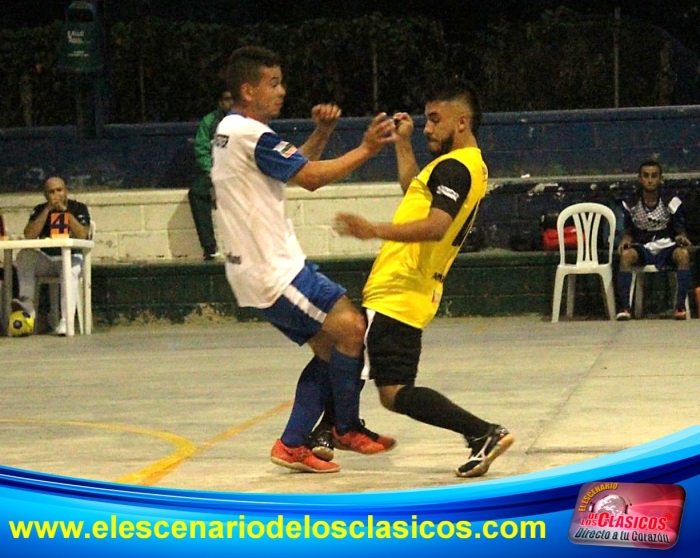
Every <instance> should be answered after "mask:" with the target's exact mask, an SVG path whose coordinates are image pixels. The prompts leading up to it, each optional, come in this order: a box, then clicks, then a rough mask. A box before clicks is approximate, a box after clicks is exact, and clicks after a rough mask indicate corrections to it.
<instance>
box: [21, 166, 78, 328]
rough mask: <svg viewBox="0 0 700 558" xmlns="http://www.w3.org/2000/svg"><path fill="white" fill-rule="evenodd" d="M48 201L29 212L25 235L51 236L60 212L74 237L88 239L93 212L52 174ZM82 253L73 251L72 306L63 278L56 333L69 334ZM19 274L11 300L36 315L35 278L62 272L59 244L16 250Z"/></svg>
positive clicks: (47, 182)
mask: <svg viewBox="0 0 700 558" xmlns="http://www.w3.org/2000/svg"><path fill="white" fill-rule="evenodd" d="M44 196H45V197H46V203H42V204H39V205H37V206H36V207H35V208H34V209H33V210H32V213H31V215H30V216H29V222H28V223H27V226H26V227H25V228H24V237H25V238H28V239H33V238H48V237H50V236H51V223H52V215H56V214H60V213H63V215H62V216H60V215H58V216H57V217H58V219H56V220H57V221H62V222H61V223H60V225H61V226H64V227H66V228H67V229H68V230H67V232H68V234H69V236H70V237H71V238H79V239H86V238H88V236H89V234H90V214H89V212H88V208H87V206H86V205H85V204H83V203H80V202H77V201H75V200H69V199H68V188H67V187H66V183H65V182H64V181H63V179H61V178H59V177H56V176H54V177H52V178H49V179H48V180H47V181H46V182H45V184H44ZM82 262H83V256H82V254H72V255H71V273H72V274H73V282H72V285H73V288H74V289H75V292H74V293H73V297H72V300H73V307H72V308H66V293H65V292H64V283H63V281H61V318H60V321H59V323H58V326H57V327H56V329H55V333H56V334H57V335H65V334H66V316H67V315H68V313H69V312H72V313H73V314H75V310H76V306H77V300H78V278H79V276H80V270H81V267H82ZM16 265H17V277H18V279H19V295H20V296H19V298H18V299H15V300H13V301H12V309H13V310H25V311H26V312H29V314H31V315H32V316H34V315H35V309H34V293H35V291H36V278H37V276H39V275H56V276H61V274H62V272H63V269H62V265H61V249H60V248H44V249H43V250H41V251H40V250H21V251H20V252H19V254H17V261H16Z"/></svg>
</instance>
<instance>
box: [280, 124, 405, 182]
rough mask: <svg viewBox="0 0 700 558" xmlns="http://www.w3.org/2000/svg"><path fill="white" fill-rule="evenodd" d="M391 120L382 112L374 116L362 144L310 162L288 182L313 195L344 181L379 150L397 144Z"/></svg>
mask: <svg viewBox="0 0 700 558" xmlns="http://www.w3.org/2000/svg"><path fill="white" fill-rule="evenodd" d="M395 130H396V128H395V126H394V121H393V120H391V119H387V116H386V113H384V112H382V113H380V114H378V115H377V116H375V117H374V118H373V119H372V122H370V125H369V126H368V127H367V130H366V131H365V134H364V136H363V138H362V143H360V145H358V146H357V147H356V148H355V149H351V150H350V151H348V152H347V153H345V154H344V155H341V156H340V157H336V158H335V159H328V160H325V161H309V162H308V163H306V164H305V165H304V166H303V167H301V168H300V169H299V170H298V171H297V173H296V174H295V175H294V176H293V177H292V178H291V179H290V182H291V183H292V184H296V185H297V186H301V187H302V188H304V189H305V190H309V191H311V192H313V191H314V190H318V189H319V188H320V187H321V186H325V185H326V184H330V183H331V182H333V181H335V180H338V179H339V178H343V177H344V176H346V175H348V174H350V172H352V171H353V170H355V169H356V168H357V167H359V166H360V165H361V164H362V163H364V162H365V161H367V160H369V159H371V158H372V157H374V156H375V155H376V154H377V153H379V151H381V149H382V148H383V147H384V146H385V145H387V144H389V143H393V142H394V141H396V133H395Z"/></svg>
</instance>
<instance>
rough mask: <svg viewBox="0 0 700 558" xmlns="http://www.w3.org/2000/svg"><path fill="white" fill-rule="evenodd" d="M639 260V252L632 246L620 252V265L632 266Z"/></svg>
mask: <svg viewBox="0 0 700 558" xmlns="http://www.w3.org/2000/svg"><path fill="white" fill-rule="evenodd" d="M636 261H637V252H636V250H633V249H632V248H627V249H626V250H623V251H622V254H620V265H621V266H632V265H634V264H635V263H636Z"/></svg>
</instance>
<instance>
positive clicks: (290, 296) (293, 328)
mask: <svg viewBox="0 0 700 558" xmlns="http://www.w3.org/2000/svg"><path fill="white" fill-rule="evenodd" d="M345 293H346V290H345V289H344V288H343V287H341V286H340V285H338V284H337V283H334V282H333V281H331V280H330V279H329V278H328V277H326V276H325V275H323V273H320V272H319V271H318V266H317V265H316V264H312V263H309V262H306V264H305V265H304V268H303V269H302V270H301V271H300V272H299V274H298V275H297V276H296V277H295V278H294V280H293V281H292V283H291V285H289V286H288V287H287V288H286V289H285V290H284V292H283V293H282V296H280V297H279V298H278V299H277V300H276V301H275V303H274V304H273V305H272V306H270V307H269V308H261V309H259V312H260V313H261V314H262V316H263V317H264V318H265V319H266V320H267V321H269V322H270V323H271V324H272V325H273V326H275V327H276V328H277V329H279V330H280V331H281V332H282V333H284V334H285V335H286V336H287V337H289V339H291V340H292V341H294V342H295V343H296V344H298V345H303V344H304V343H306V342H307V341H309V339H311V338H312V337H314V336H315V335H316V334H317V333H318V332H319V331H320V330H321V326H322V325H323V321H324V320H325V319H326V316H327V315H328V312H330V311H331V308H333V306H334V305H335V303H336V302H338V300H339V299H340V298H341V297H342V296H343V295H345Z"/></svg>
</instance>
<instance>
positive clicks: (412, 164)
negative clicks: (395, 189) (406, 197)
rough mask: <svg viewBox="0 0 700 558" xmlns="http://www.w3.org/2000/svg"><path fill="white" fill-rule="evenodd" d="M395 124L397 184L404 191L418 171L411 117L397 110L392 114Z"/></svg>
mask: <svg viewBox="0 0 700 558" xmlns="http://www.w3.org/2000/svg"><path fill="white" fill-rule="evenodd" d="M394 123H395V125H396V144H395V147H396V163H397V167H398V173H399V184H401V189H402V190H403V191H404V193H406V191H407V190H408V186H409V184H410V183H411V180H413V177H414V176H416V175H417V174H418V172H419V171H420V169H419V167H418V162H417V161H416V156H415V154H414V152H413V145H412V144H411V136H412V135H413V119H412V118H411V117H410V116H409V114H408V113H406V112H397V113H396V114H395V115H394Z"/></svg>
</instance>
